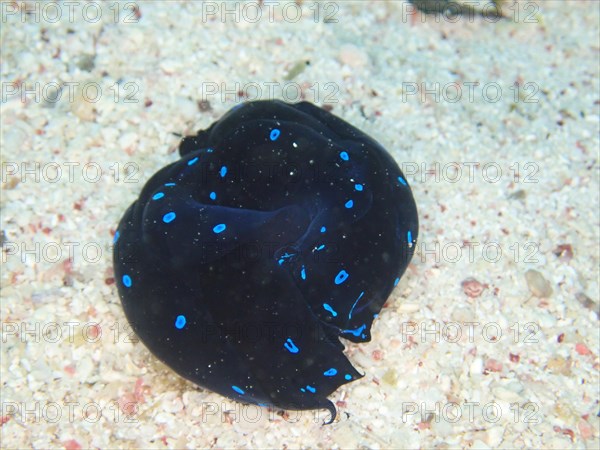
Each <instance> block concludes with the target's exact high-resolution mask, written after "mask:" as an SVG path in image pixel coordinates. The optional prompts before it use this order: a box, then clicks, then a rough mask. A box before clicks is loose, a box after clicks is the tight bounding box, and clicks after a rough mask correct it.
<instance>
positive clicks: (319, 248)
mask: <svg viewBox="0 0 600 450" xmlns="http://www.w3.org/2000/svg"><path fill="white" fill-rule="evenodd" d="M324 248H325V244H321V245H319V246H318V247H317V251H320V250H323V249H324Z"/></svg>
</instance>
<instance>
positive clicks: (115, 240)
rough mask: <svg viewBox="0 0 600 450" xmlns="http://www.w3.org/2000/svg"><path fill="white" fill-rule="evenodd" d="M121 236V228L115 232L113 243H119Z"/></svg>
mask: <svg viewBox="0 0 600 450" xmlns="http://www.w3.org/2000/svg"><path fill="white" fill-rule="evenodd" d="M120 236H121V233H119V230H117V232H116V233H115V237H114V238H113V244H116V243H117V241H118V240H119V237H120Z"/></svg>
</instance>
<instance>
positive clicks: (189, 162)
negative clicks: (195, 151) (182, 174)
mask: <svg viewBox="0 0 600 450" xmlns="http://www.w3.org/2000/svg"><path fill="white" fill-rule="evenodd" d="M197 162H198V157H197V156H196V157H195V158H193V159H190V160H189V161H188V163H187V164H188V166H193V165H194V164H196V163H197Z"/></svg>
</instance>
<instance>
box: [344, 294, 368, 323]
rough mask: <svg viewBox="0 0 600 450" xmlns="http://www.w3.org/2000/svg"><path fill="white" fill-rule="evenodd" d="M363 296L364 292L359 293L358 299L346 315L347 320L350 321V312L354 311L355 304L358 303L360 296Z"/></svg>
mask: <svg viewBox="0 0 600 450" xmlns="http://www.w3.org/2000/svg"><path fill="white" fill-rule="evenodd" d="M363 295H365V291H362V292H361V293H360V295H359V296H358V298H357V299H356V301H355V302H354V305H352V308H350V312H349V313H348V319H352V311H354V307H355V306H356V304H357V303H358V301H359V300H360V299H361V298H362V296H363Z"/></svg>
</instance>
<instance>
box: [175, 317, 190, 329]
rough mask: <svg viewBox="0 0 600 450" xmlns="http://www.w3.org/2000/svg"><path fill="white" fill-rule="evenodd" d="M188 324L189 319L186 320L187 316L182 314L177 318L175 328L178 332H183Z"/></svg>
mask: <svg viewBox="0 0 600 450" xmlns="http://www.w3.org/2000/svg"><path fill="white" fill-rule="evenodd" d="M186 323H187V319H186V318H185V316H182V315H181V314H180V315H178V316H177V319H175V328H177V329H178V330H181V329H182V328H183V327H185V324H186Z"/></svg>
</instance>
